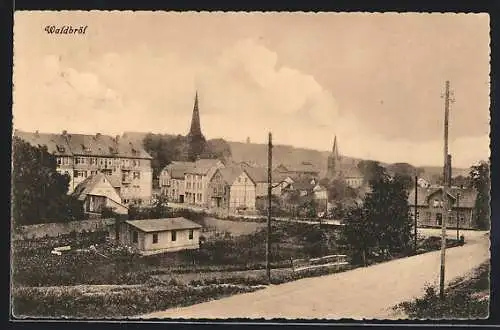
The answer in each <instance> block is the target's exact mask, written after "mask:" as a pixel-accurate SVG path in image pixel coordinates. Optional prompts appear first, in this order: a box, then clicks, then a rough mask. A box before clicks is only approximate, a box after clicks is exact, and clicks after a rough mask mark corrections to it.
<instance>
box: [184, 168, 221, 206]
mask: <svg viewBox="0 0 500 330" xmlns="http://www.w3.org/2000/svg"><path fill="white" fill-rule="evenodd" d="M223 167H224V163H222V162H221V161H220V160H217V159H198V160H196V161H195V162H194V164H193V166H191V167H190V168H188V169H187V170H186V174H185V179H184V180H185V195H184V202H185V203H188V204H191V205H197V206H202V207H205V206H208V204H209V203H208V201H209V200H208V197H207V189H208V183H209V182H210V179H212V176H213V175H214V173H215V172H216V171H217V169H219V168H223Z"/></svg>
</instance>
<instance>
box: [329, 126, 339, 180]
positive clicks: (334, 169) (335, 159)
mask: <svg viewBox="0 0 500 330" xmlns="http://www.w3.org/2000/svg"><path fill="white" fill-rule="evenodd" d="M340 163H341V160H340V153H339V146H338V144H337V135H335V138H334V139H333V148H332V153H331V154H330V156H328V163H327V171H326V173H327V174H326V175H327V178H328V179H330V180H332V179H334V178H337V177H339V175H340V174H341V168H340V167H341V165H340Z"/></svg>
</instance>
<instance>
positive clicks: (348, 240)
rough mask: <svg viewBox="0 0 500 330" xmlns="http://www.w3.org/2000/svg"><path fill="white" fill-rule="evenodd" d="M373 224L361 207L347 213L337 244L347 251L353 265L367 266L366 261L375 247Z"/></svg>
mask: <svg viewBox="0 0 500 330" xmlns="http://www.w3.org/2000/svg"><path fill="white" fill-rule="evenodd" d="M374 232H375V223H373V222H371V221H369V218H368V216H367V215H366V214H365V209H364V208H363V207H356V208H351V209H349V210H348V211H347V214H346V217H345V220H344V226H342V230H341V233H340V239H339V244H340V245H344V246H345V247H346V248H347V250H348V251H349V254H350V257H351V262H352V263H353V264H363V265H364V266H366V265H367V260H368V258H369V257H370V255H371V254H372V251H373V250H374V249H375V247H376V246H377V240H376V235H374Z"/></svg>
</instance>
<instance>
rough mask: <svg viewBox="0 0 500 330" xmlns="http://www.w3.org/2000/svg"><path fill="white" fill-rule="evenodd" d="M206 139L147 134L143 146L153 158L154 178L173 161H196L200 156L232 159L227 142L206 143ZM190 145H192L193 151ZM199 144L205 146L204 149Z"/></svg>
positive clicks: (214, 141) (212, 141) (218, 140)
mask: <svg viewBox="0 0 500 330" xmlns="http://www.w3.org/2000/svg"><path fill="white" fill-rule="evenodd" d="M200 139H201V140H200ZM204 139H205V138H204V137H203V136H201V137H197V136H191V137H190V139H188V138H187V137H185V136H182V135H169V134H153V133H149V134H147V135H146V136H145V137H144V140H143V145H144V149H145V150H146V151H147V152H148V153H149V154H150V155H151V157H153V160H152V161H151V167H152V168H153V177H154V178H158V176H159V174H160V172H161V170H162V169H163V168H164V167H165V166H167V165H168V164H170V163H171V162H173V161H194V160H196V158H197V157H198V156H199V157H200V158H217V159H221V160H227V159H228V158H230V157H231V147H230V146H229V144H228V143H227V142H226V141H225V140H223V139H214V140H209V141H208V142H206V141H205V140H204ZM190 141H191V142H190ZM200 141H201V142H200ZM203 141H205V142H203ZM189 143H192V146H191V149H190V146H189ZM199 144H200V145H201V144H202V145H204V146H203V148H202V147H200V145H199ZM193 148H194V149H193ZM195 149H196V150H195Z"/></svg>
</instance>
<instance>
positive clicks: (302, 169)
mask: <svg viewBox="0 0 500 330" xmlns="http://www.w3.org/2000/svg"><path fill="white" fill-rule="evenodd" d="M279 167H283V168H285V169H286V170H287V171H288V172H297V173H319V170H318V169H317V168H316V166H314V165H313V164H312V163H309V162H302V163H300V164H281V165H280V166H278V168H279Z"/></svg>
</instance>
